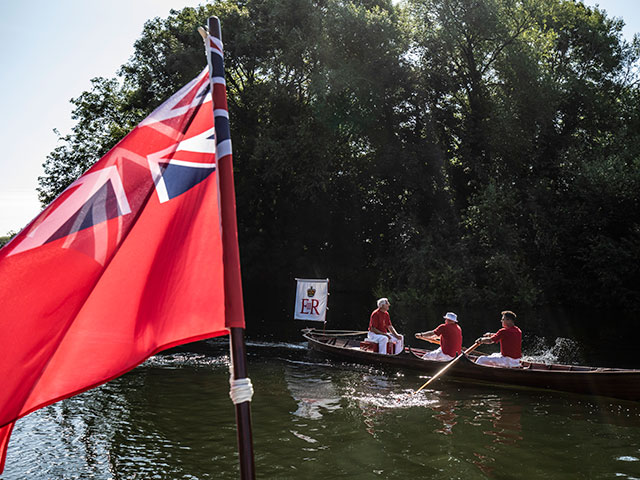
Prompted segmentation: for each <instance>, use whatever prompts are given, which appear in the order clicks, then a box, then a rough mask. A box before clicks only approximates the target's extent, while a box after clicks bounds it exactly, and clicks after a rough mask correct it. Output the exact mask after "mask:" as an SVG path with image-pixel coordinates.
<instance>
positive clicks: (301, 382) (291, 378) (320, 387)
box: [284, 364, 340, 420]
mask: <svg viewBox="0 0 640 480" xmlns="http://www.w3.org/2000/svg"><path fill="white" fill-rule="evenodd" d="M284 379H285V382H286V383H287V388H288V389H289V392H291V396H292V397H293V399H294V400H295V401H296V402H297V404H298V408H297V410H296V411H294V412H293V414H294V415H297V416H299V417H302V418H310V419H313V420H318V419H320V418H322V416H323V412H332V411H334V410H337V409H338V408H340V396H339V394H338V392H337V390H336V388H335V387H334V385H333V383H332V382H331V378H329V377H328V376H327V375H324V376H323V377H319V378H315V377H314V378H310V377H309V375H308V374H307V372H306V370H305V365H304V364H298V365H287V367H286V368H285V370H284Z"/></svg>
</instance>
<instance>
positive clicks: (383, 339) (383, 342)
mask: <svg viewBox="0 0 640 480" xmlns="http://www.w3.org/2000/svg"><path fill="white" fill-rule="evenodd" d="M390 306H391V304H390V303H389V300H388V299H386V298H381V299H379V300H378V308H377V309H375V310H374V311H373V312H372V313H371V318H370V319H369V333H368V334H367V338H368V339H369V340H371V341H372V342H376V343H377V344H378V353H381V354H383V355H386V354H387V343H389V342H391V343H393V346H394V350H393V352H394V353H395V354H398V353H401V352H402V350H403V349H404V337H403V336H402V335H400V334H399V333H398V332H396V329H395V328H393V325H391V317H390V316H389V307H390Z"/></svg>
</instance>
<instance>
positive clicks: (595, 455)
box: [1, 341, 640, 480]
mask: <svg viewBox="0 0 640 480" xmlns="http://www.w3.org/2000/svg"><path fill="white" fill-rule="evenodd" d="M556 347H557V346H556ZM248 351H249V364H250V366H249V369H250V371H249V373H250V377H251V379H252V382H253V384H254V387H255V391H256V393H255V395H254V400H253V403H252V416H253V435H254V448H255V460H256V471H257V476H258V478H270V479H271V478H272V479H288V478H291V479H307V478H318V479H334V478H357V479H368V478H372V479H375V478H380V479H387V478H390V479H393V478H397V479H407V478H427V479H428V478H434V479H435V478H437V479H465V480H472V479H485V478H486V479H515V478H526V479H533V478H540V479H574V478H576V479H633V478H636V479H640V404H636V403H624V402H614V401H611V400H605V399H597V398H592V397H584V396H576V395H569V394H561V393H549V392H537V391H532V390H528V391H523V390H514V389H505V388H499V387H492V386H486V385H483V386H479V385H472V384H469V383H463V382H455V381H451V380H447V379H446V378H444V379H443V380H439V381H438V382H436V383H435V384H434V385H433V388H432V389H425V390H423V391H422V392H420V393H419V394H417V395H413V394H412V392H413V391H414V390H415V389H416V388H417V387H419V386H420V385H421V384H422V383H424V382H425V381H426V379H427V377H424V376H421V375H420V374H419V373H416V372H398V371H385V370H380V369H377V368H371V367H367V366H362V365H355V364H348V363H341V362H338V361H334V360H328V359H325V358H323V357H321V356H318V355H314V354H310V353H309V352H307V350H306V345H304V344H302V343H300V344H297V343H294V344H287V343H255V342H254V343H251V342H250V343H249V346H248ZM545 355H547V356H548V355H553V353H552V352H551V353H549V352H546V353H545V352H542V353H541V354H540V356H542V357H544V356H545ZM228 389H229V385H228V356H227V354H226V352H225V350H224V348H223V344H222V343H221V342H220V341H217V342H212V343H210V344H208V345H207V348H206V349H204V350H201V351H200V352H199V353H194V352H181V353H172V354H170V355H161V356H156V357H154V358H152V359H150V360H149V361H147V362H146V363H145V364H143V365H142V366H140V367H138V368H137V369H135V370H134V371H132V372H130V373H129V374H127V375H125V376H123V377H121V378H119V379H116V380H114V381H112V382H110V383H108V384H106V385H103V386H101V387H99V388H97V389H94V390H92V391H89V392H86V393H84V394H82V395H79V396H77V397H74V398H71V399H68V400H65V401H62V402H59V403H57V404H55V405H52V406H50V407H47V408H44V409H42V410H39V411H37V412H35V413H33V414H31V415H29V416H27V417H25V418H24V419H21V420H20V421H19V422H18V423H17V424H16V428H15V430H14V434H13V438H12V442H11V444H10V447H9V457H8V460H7V466H6V470H5V473H4V475H2V477H1V478H2V479H3V480H17V479H20V480H23V479H46V480H55V479H101V480H102V479H105V480H106V479H114V480H117V479H123V480H124V479H127V480H129V479H140V480H142V479H145V480H146V479H170V480H177V479H220V478H238V461H237V447H236V430H235V417H234V409H233V405H232V403H231V401H230V400H229V397H228Z"/></svg>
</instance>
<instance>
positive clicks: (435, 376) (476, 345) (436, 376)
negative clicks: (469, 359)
mask: <svg viewBox="0 0 640 480" xmlns="http://www.w3.org/2000/svg"><path fill="white" fill-rule="evenodd" d="M480 345H481V343H480V342H476V343H474V344H473V345H471V346H470V347H469V348H467V349H466V350H465V351H464V352H463V353H462V355H458V356H457V357H456V358H454V359H453V360H451V361H450V362H449V363H448V364H447V365H445V367H444V368H443V369H442V370H440V371H439V372H438V373H436V374H435V375H434V376H433V377H431V378H430V379H429V380H428V381H427V383H425V384H424V385H422V386H421V387H420V388H419V389H418V390H416V391H415V392H413V395H415V394H416V393H418V392H419V391H420V390H422V389H423V388H424V387H426V386H427V385H429V384H430V383H431V382H433V381H434V380H435V379H436V378H438V377H440V376H441V375H442V374H443V373H444V372H446V371H447V370H448V369H449V368H450V367H451V366H453V364H454V363H456V362H457V361H458V360H460V359H461V358H462V356H463V355H466V354H468V353H471V352H473V351H474V350H475V349H476V348H478V347H479V346H480Z"/></svg>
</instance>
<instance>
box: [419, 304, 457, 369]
mask: <svg viewBox="0 0 640 480" xmlns="http://www.w3.org/2000/svg"><path fill="white" fill-rule="evenodd" d="M442 318H444V323H442V324H440V325H438V326H437V327H436V328H435V329H434V330H429V331H428V332H421V333H416V338H419V339H420V340H427V341H429V340H432V341H433V340H435V341H437V340H439V342H440V346H439V347H438V348H437V349H435V350H433V351H431V352H426V353H425V354H424V355H423V356H422V359H423V360H434V361H437V362H448V361H449V360H453V359H454V358H455V357H456V356H457V355H459V354H460V352H461V351H462V329H461V328H460V325H458V316H457V315H456V314H455V313H453V312H447V314H446V315H445V316H444V317H442Z"/></svg>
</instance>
